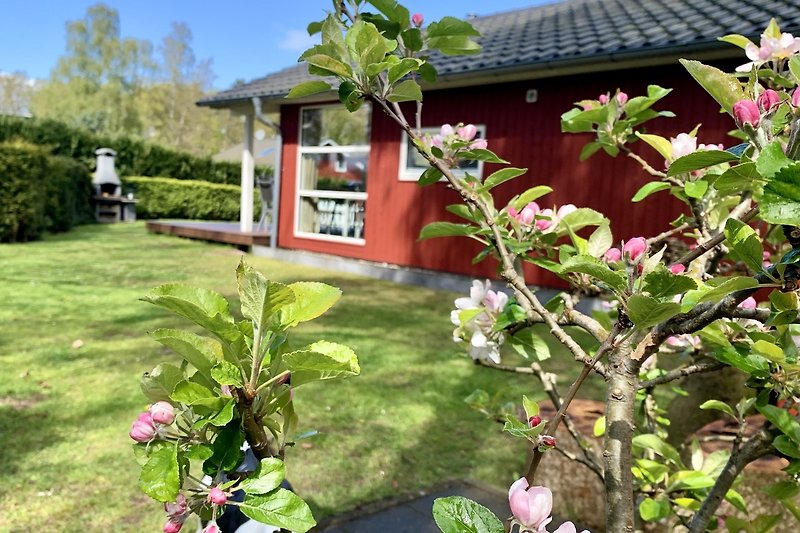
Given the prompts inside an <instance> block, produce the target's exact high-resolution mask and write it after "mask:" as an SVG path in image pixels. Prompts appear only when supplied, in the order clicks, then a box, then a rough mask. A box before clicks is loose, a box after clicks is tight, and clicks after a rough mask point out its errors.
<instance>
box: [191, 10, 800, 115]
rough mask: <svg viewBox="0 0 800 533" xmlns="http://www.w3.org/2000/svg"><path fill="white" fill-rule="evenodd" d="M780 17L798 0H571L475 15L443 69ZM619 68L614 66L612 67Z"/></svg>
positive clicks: (545, 59)
mask: <svg viewBox="0 0 800 533" xmlns="http://www.w3.org/2000/svg"><path fill="white" fill-rule="evenodd" d="M772 17H775V18H776V19H777V20H778V23H779V25H780V26H781V30H783V31H789V32H793V31H794V32H796V31H797V30H798V29H800V2H798V0H566V1H564V2H559V3H554V4H548V5H542V6H537V7H531V8H526V9H519V10H515V11H509V12H505V13H498V14H495V15H489V16H485V17H478V18H475V19H472V20H471V21H470V22H472V24H473V25H474V26H475V27H476V28H477V29H478V30H479V31H480V32H481V37H480V38H479V39H478V40H479V41H480V43H481V45H482V46H483V49H482V51H481V53H480V54H477V55H473V56H455V57H453V56H436V57H432V58H431V61H432V63H433V64H434V66H436V68H437V70H438V71H439V74H440V76H442V77H447V78H450V79H455V78H456V77H464V78H467V77H470V76H478V75H480V74H484V73H489V72H491V73H502V72H506V71H508V72H513V71H516V70H521V69H529V70H534V69H536V68H542V67H557V66H559V65H568V64H570V63H577V62H589V61H591V62H594V63H598V62H609V61H610V60H611V59H612V58H617V59H619V58H624V57H626V56H631V57H647V56H653V57H655V56H657V55H659V54H665V53H668V52H670V51H671V52H676V51H678V49H684V50H704V49H705V50H708V49H714V48H720V47H729V48H731V52H732V54H733V55H736V54H737V53H738V54H740V55H741V57H742V62H743V63H744V62H746V59H745V57H744V54H743V53H741V51H738V52H737V50H736V48H735V47H733V46H732V45H729V44H725V43H719V42H718V41H717V40H716V38H717V37H719V36H722V35H726V34H729V33H740V34H743V35H747V36H750V37H753V38H756V37H757V36H758V35H759V34H760V33H761V32H762V31H763V29H764V28H765V27H766V25H767V24H768V23H769V20H770V18H772ZM610 68H613V67H610ZM308 79H313V77H312V76H310V75H309V74H308V72H307V67H306V65H305V64H300V65H296V66H293V67H289V68H286V69H284V70H281V71H278V72H275V73H273V74H269V75H267V76H265V77H263V78H259V79H256V80H253V81H251V82H249V83H245V84H242V85H238V86H236V87H233V88H232V89H229V90H227V91H222V92H220V93H217V94H216V95H213V96H210V97H207V98H205V99H203V100H201V101H200V102H198V103H199V104H200V105H212V106H225V104H226V103H233V102H235V101H241V100H247V99H250V98H252V97H254V96H260V97H265V98H275V97H280V96H283V95H285V94H286V93H288V92H289V89H291V88H292V87H293V86H294V85H296V84H298V83H300V82H302V81H306V80H308Z"/></svg>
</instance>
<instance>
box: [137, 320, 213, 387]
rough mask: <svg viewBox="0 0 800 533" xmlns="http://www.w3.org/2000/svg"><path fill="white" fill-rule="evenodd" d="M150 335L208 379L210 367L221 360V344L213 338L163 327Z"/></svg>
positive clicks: (209, 377)
mask: <svg viewBox="0 0 800 533" xmlns="http://www.w3.org/2000/svg"><path fill="white" fill-rule="evenodd" d="M150 336H151V337H152V338H154V339H155V340H157V341H158V342H160V343H161V344H163V345H164V346H166V347H167V348H171V349H172V350H173V351H174V352H175V353H177V354H178V355H180V356H181V357H183V358H184V359H185V360H186V361H187V362H188V363H189V364H190V365H192V366H193V367H194V368H196V369H197V371H198V372H199V373H200V374H201V375H203V376H204V377H206V378H208V379H211V368H212V367H213V366H214V365H216V364H217V363H218V362H219V361H221V360H222V346H220V344H219V342H217V341H216V340H214V339H210V338H208V337H202V336H200V335H196V334H194V333H189V332H188V331H181V330H177V329H165V328H161V329H157V330H155V331H152V332H150Z"/></svg>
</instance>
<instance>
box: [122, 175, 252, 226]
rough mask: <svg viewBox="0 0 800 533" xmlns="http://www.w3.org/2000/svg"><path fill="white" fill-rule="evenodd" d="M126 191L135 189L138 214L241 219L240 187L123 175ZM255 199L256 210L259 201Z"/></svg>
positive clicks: (159, 216)
mask: <svg viewBox="0 0 800 533" xmlns="http://www.w3.org/2000/svg"><path fill="white" fill-rule="evenodd" d="M122 184H123V189H124V190H125V191H127V190H129V189H133V191H134V193H135V194H136V199H137V200H138V201H139V202H138V203H137V204H136V216H137V217H138V218H146V219H152V218H188V219H194V220H239V201H240V197H241V196H240V195H241V188H240V187H238V186H235V185H226V184H222V183H208V182H205V181H195V180H177V179H174V178H146V177H138V176H137V177H126V178H122ZM256 200H257V199H254V201H253V213H256V214H257V213H259V212H260V211H259V210H260V208H261V207H260V205H261V204H260V203H259V202H257V201H256Z"/></svg>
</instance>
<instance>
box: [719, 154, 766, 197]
mask: <svg viewBox="0 0 800 533" xmlns="http://www.w3.org/2000/svg"><path fill="white" fill-rule="evenodd" d="M762 182H763V178H762V177H761V175H760V174H759V173H758V170H757V169H756V164H755V163H753V162H749V161H748V162H746V163H739V164H738V165H736V166H735V167H731V168H729V169H728V170H726V171H725V172H723V173H722V175H720V176H719V177H718V178H717V179H716V180H715V181H714V185H713V186H714V188H715V189H716V190H718V191H720V192H722V193H725V194H731V193H733V194H737V195H738V194H739V193H741V192H742V191H746V190H752V189H753V187H755V186H757V185H759V184H760V183H762Z"/></svg>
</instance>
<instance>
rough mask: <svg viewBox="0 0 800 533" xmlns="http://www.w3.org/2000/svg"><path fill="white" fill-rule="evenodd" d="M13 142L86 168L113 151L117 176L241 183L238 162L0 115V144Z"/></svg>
mask: <svg viewBox="0 0 800 533" xmlns="http://www.w3.org/2000/svg"><path fill="white" fill-rule="evenodd" d="M16 139H19V140H23V141H27V142H30V143H33V144H38V145H43V146H47V147H49V148H50V149H51V151H52V153H53V154H55V155H60V156H65V157H69V158H72V159H76V160H79V161H82V162H83V163H85V164H86V165H87V166H89V167H90V168H94V165H95V154H94V151H95V150H97V149H98V148H101V147H104V146H107V147H110V148H113V149H114V150H116V152H117V157H116V169H117V174H119V175H120V176H125V175H127V176H170V177H172V178H175V179H183V180H201V181H209V182H212V183H229V184H232V185H236V184H239V183H240V182H241V172H242V170H241V165H240V164H239V163H232V162H227V161H219V162H215V161H212V160H211V158H208V157H195V156H193V155H191V154H187V153H184V152H176V151H174V150H169V149H166V148H162V147H160V146H158V145H155V144H150V143H147V142H144V141H142V140H139V139H135V138H131V137H102V136H99V135H94V134H92V133H89V132H87V131H84V130H79V129H75V128H71V127H69V126H67V125H66V124H64V123H63V122H58V121H57V120H50V119H36V118H23V117H12V116H2V115H0V142H3V141H10V140H16ZM261 174H265V175H271V174H272V169H271V168H268V167H258V168H256V175H261Z"/></svg>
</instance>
